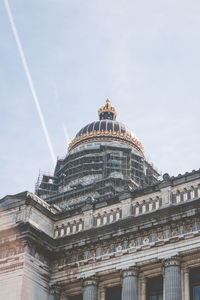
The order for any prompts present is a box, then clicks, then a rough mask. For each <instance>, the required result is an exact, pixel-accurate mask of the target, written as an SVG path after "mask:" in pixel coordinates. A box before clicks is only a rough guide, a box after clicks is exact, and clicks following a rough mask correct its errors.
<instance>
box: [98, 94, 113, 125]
mask: <svg viewBox="0 0 200 300" xmlns="http://www.w3.org/2000/svg"><path fill="white" fill-rule="evenodd" d="M98 113H99V119H100V120H105V119H109V120H116V116H117V111H116V109H115V108H114V107H112V106H111V104H110V99H108V98H107V99H106V104H105V105H104V106H102V107H101V108H100V109H99V111H98Z"/></svg>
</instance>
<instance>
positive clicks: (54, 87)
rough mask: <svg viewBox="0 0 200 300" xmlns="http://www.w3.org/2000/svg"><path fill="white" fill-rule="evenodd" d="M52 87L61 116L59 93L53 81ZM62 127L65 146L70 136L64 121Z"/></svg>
mask: <svg viewBox="0 0 200 300" xmlns="http://www.w3.org/2000/svg"><path fill="white" fill-rule="evenodd" d="M53 89H54V94H55V98H56V103H57V105H58V109H59V113H60V116H61V115H62V110H61V106H60V100H59V93H58V89H57V86H56V84H55V83H53ZM62 127H63V131H64V135H65V139H66V141H67V146H68V145H69V143H70V137H69V134H68V131H67V127H66V125H65V122H62Z"/></svg>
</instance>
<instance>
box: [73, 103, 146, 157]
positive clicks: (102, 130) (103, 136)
mask: <svg viewBox="0 0 200 300" xmlns="http://www.w3.org/2000/svg"><path fill="white" fill-rule="evenodd" d="M99 119H100V120H99V121H95V122H92V123H90V124H88V125H86V126H84V127H83V128H82V129H81V130H80V131H79V132H78V133H77V135H76V137H75V139H74V140H72V142H71V143H70V145H69V148H68V150H69V151H70V150H72V149H74V148H76V147H78V146H80V145H82V144H86V143H90V142H97V141H118V142H120V143H123V144H126V145H128V146H131V147H133V148H135V149H136V150H138V151H140V152H141V153H142V154H143V150H144V149H143V146H142V144H141V143H140V142H139V141H138V139H137V137H136V136H135V134H134V133H133V131H132V130H130V129H129V128H128V127H127V126H126V125H124V124H123V123H121V122H118V121H116V110H115V108H114V107H111V105H110V101H109V100H108V99H107V100H106V104H105V106H102V107H101V108H100V110H99Z"/></svg>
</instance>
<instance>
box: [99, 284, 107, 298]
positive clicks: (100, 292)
mask: <svg viewBox="0 0 200 300" xmlns="http://www.w3.org/2000/svg"><path fill="white" fill-rule="evenodd" d="M99 299H100V300H106V289H105V287H104V286H101V287H100V291H99Z"/></svg>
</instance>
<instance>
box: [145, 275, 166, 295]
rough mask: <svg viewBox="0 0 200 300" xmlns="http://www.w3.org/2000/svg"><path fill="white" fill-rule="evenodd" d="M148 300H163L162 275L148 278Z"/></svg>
mask: <svg viewBox="0 0 200 300" xmlns="http://www.w3.org/2000/svg"><path fill="white" fill-rule="evenodd" d="M147 300H163V279H162V277H161V276H159V277H154V278H150V279H148V281H147Z"/></svg>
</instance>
